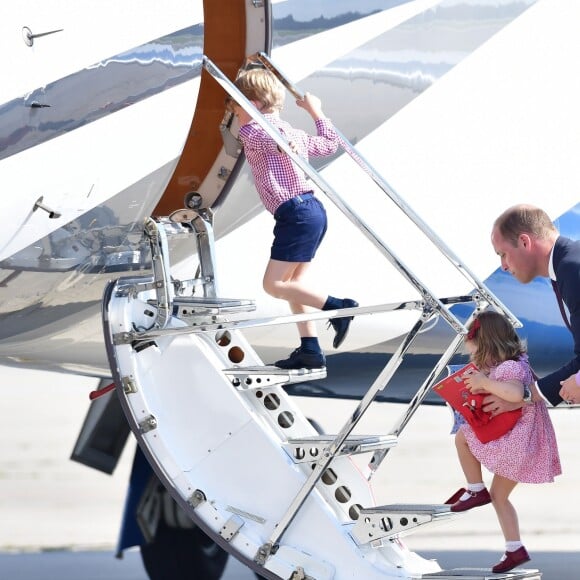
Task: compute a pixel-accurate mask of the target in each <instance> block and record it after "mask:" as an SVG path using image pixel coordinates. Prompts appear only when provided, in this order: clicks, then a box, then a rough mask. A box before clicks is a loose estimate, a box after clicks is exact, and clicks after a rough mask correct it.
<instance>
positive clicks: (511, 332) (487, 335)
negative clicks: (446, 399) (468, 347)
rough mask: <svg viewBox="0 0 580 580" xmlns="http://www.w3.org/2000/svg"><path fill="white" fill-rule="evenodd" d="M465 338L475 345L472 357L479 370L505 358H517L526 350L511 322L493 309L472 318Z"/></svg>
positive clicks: (486, 368)
mask: <svg viewBox="0 0 580 580" xmlns="http://www.w3.org/2000/svg"><path fill="white" fill-rule="evenodd" d="M467 340H472V341H474V342H475V344H476V346H477V349H476V352H475V353H474V354H473V357H472V359H473V362H474V363H475V364H476V365H477V367H478V368H479V369H481V370H489V369H490V368H491V367H494V366H496V365H498V364H500V363H502V362H504V361H506V360H518V359H519V358H520V357H521V356H522V354H524V353H525V352H526V345H525V344H524V343H523V342H522V340H521V339H520V337H519V336H518V334H517V332H516V331H515V329H514V327H513V326H512V324H511V323H510V322H509V320H508V319H507V318H506V317H505V316H503V315H502V314H500V313H499V312H496V311H495V310H484V311H483V312H482V313H481V314H479V316H478V317H477V318H475V319H474V320H473V322H472V323H471V324H470V325H469V328H468V334H467Z"/></svg>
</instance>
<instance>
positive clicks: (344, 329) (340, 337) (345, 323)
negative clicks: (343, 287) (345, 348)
mask: <svg viewBox="0 0 580 580" xmlns="http://www.w3.org/2000/svg"><path fill="white" fill-rule="evenodd" d="M357 306H358V302H357V301H356V300H353V299H352V298H343V300H342V306H341V308H356V307H357ZM353 318H354V316H343V317H342V318H331V319H330V320H329V321H328V322H329V324H330V325H331V326H332V328H334V332H335V333H336V334H335V335H334V340H333V341H332V346H333V347H334V348H338V347H339V346H340V345H341V344H342V343H343V342H344V339H345V338H346V335H347V334H348V327H349V326H350V322H351V320H352V319H353Z"/></svg>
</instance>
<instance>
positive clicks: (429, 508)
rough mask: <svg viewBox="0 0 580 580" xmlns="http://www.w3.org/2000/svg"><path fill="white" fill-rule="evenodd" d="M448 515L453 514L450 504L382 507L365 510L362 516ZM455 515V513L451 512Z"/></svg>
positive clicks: (362, 511)
mask: <svg viewBox="0 0 580 580" xmlns="http://www.w3.org/2000/svg"><path fill="white" fill-rule="evenodd" d="M386 512H389V513H393V512H395V513H431V514H432V513H447V512H451V506H450V505H449V504H445V503H443V504H438V503H434V504H430V503H423V504H412V503H410V504H390V505H381V506H376V507H372V508H363V509H362V510H361V514H381V513H386ZM451 513H453V512H451Z"/></svg>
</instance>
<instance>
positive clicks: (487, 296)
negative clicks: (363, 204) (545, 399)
mask: <svg viewBox="0 0 580 580" xmlns="http://www.w3.org/2000/svg"><path fill="white" fill-rule="evenodd" d="M253 58H255V59H256V60H258V61H259V62H260V63H262V64H263V65H264V66H265V67H266V68H267V69H268V70H269V71H270V72H272V73H273V74H274V75H276V77H277V78H278V79H279V80H280V82H281V83H282V84H283V85H284V86H285V87H286V88H287V89H288V91H290V93H292V95H294V97H296V98H297V99H302V98H303V97H304V93H303V92H302V91H300V89H298V87H296V86H295V85H293V84H292V83H291V82H290V80H289V79H288V78H287V77H286V76H285V75H284V74H283V73H282V71H281V70H280V69H279V68H278V66H277V65H275V64H274V63H273V62H272V60H271V59H270V57H269V56H268V55H267V54H266V53H264V52H258V53H256V54H255V55H253V56H252V57H250V58H249V59H248V60H251V59H253ZM335 131H336V133H337V135H338V136H339V139H340V141H341V145H342V148H343V149H344V151H345V153H347V154H348V155H349V156H350V157H351V158H352V159H353V160H354V161H355V163H356V164H357V165H358V166H359V167H360V168H361V169H362V170H363V171H364V172H365V173H366V174H367V175H368V176H369V177H370V178H371V179H372V180H373V181H374V182H375V183H376V184H377V185H378V186H379V187H380V188H381V190H382V191H383V192H384V193H386V194H387V195H388V197H389V198H390V199H391V201H393V203H395V205H397V207H398V208H399V209H400V210H401V211H402V212H403V213H404V214H405V215H406V216H407V217H408V218H409V219H410V220H411V221H412V222H413V223H414V224H415V225H416V226H417V227H418V228H419V229H420V230H421V231H422V232H423V233H424V234H425V236H427V238H428V239H429V240H430V241H431V242H432V243H433V245H434V246H435V247H436V248H437V249H438V250H439V251H440V252H441V253H442V254H443V255H444V256H445V258H447V259H448V260H449V262H451V264H452V265H453V266H454V267H455V268H456V269H457V270H458V271H459V272H460V273H461V274H462V275H463V277H464V278H466V279H467V281H468V282H470V283H471V284H472V285H473V286H474V287H476V288H477V289H478V291H479V292H480V294H481V296H482V298H483V299H484V300H485V301H486V302H488V303H489V304H490V305H493V306H494V307H495V308H496V309H497V310H500V311H501V312H502V313H503V314H505V316H507V317H508V318H509V320H510V322H511V323H512V325H513V326H514V327H515V328H519V327H521V326H522V324H521V323H520V321H519V320H518V319H517V318H516V317H515V316H514V314H512V312H511V311H510V310H509V309H508V308H507V307H506V306H505V304H503V302H501V301H500V300H499V299H498V298H497V297H496V296H495V294H493V292H491V290H489V288H487V286H486V285H485V284H484V283H483V282H482V281H481V280H480V279H479V278H478V277H477V276H476V275H475V274H474V273H473V272H472V271H471V270H470V269H469V268H468V267H467V266H466V265H465V264H464V263H463V262H462V261H461V260H460V259H459V257H458V256H457V255H456V254H455V253H454V252H453V251H452V250H451V248H450V247H449V246H448V245H447V244H446V243H445V242H444V241H443V240H442V239H441V237H439V236H438V235H437V234H436V233H435V231H433V230H432V229H431V228H430V227H429V226H428V224H427V223H426V222H425V221H424V220H423V219H422V218H421V217H420V216H419V214H418V213H417V212H416V211H415V210H413V209H412V208H411V207H410V206H409V204H407V203H406V202H405V201H404V200H403V199H402V198H401V196H399V194H398V193H397V192H396V191H395V190H394V189H393V188H392V187H391V186H390V185H389V183H387V181H386V180H385V179H384V178H383V177H382V176H381V175H380V174H379V173H378V172H377V171H376V170H375V169H374V168H373V167H372V166H371V164H370V163H369V162H368V161H367V160H366V159H365V158H364V157H363V156H362V155H361V153H360V152H359V151H358V150H357V149H356V148H355V146H354V145H353V144H352V143H351V142H350V141H349V140H348V139H347V138H346V136H345V135H344V134H343V133H341V132H340V130H339V129H337V128H336V127H335Z"/></svg>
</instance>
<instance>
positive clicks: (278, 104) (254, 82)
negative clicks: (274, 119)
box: [230, 68, 286, 113]
mask: <svg viewBox="0 0 580 580" xmlns="http://www.w3.org/2000/svg"><path fill="white" fill-rule="evenodd" d="M234 85H235V86H236V88H237V89H238V90H239V91H240V92H241V93H242V95H244V97H246V99H248V100H249V101H258V102H259V103H261V104H262V106H261V111H262V113H273V112H275V111H280V110H281V109H282V107H283V106H284V97H285V96H286V92H285V90H284V85H283V84H282V83H281V82H280V81H279V80H278V78H277V77H276V76H275V75H274V74H272V73H271V72H270V71H268V70H266V69H262V68H254V69H250V70H247V71H244V72H243V73H242V74H240V76H239V77H238V78H237V79H236V80H235V81H234ZM230 102H231V101H230Z"/></svg>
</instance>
